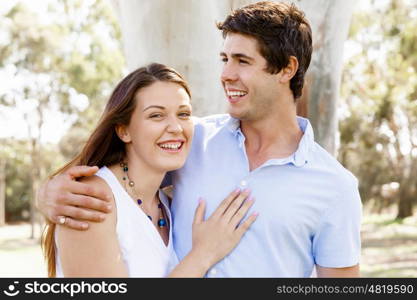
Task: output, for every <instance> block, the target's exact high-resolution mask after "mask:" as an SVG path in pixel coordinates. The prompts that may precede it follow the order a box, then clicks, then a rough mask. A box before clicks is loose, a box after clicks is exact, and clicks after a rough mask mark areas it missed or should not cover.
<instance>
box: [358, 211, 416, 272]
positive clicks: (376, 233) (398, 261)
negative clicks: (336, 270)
mask: <svg viewBox="0 0 417 300" xmlns="http://www.w3.org/2000/svg"><path fill="white" fill-rule="evenodd" d="M361 274H362V276H363V277H417V216H413V217H409V218H406V219H403V220H395V214H393V213H385V214H379V215H377V214H365V215H364V220H363V223H362V262H361Z"/></svg>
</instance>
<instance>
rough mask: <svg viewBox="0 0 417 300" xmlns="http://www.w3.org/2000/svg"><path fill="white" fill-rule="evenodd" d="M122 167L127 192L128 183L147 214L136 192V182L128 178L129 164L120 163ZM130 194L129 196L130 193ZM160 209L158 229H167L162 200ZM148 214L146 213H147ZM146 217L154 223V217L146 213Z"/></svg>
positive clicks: (159, 201) (137, 201)
mask: <svg viewBox="0 0 417 300" xmlns="http://www.w3.org/2000/svg"><path fill="white" fill-rule="evenodd" d="M120 166H121V167H122V169H123V173H124V175H123V178H122V179H123V182H124V183H125V185H124V186H125V190H126V191H127V187H126V182H127V184H128V185H129V187H130V188H131V190H132V192H133V194H134V197H135V199H136V203H137V204H138V205H139V206H140V208H141V209H142V210H143V211H144V212H145V210H144V209H143V207H142V199H140V198H139V197H138V196H137V195H138V193H137V192H136V189H135V182H134V181H133V180H131V179H130V178H129V176H128V173H127V171H128V170H129V168H128V166H127V163H125V162H121V163H120ZM128 194H129V192H128ZM158 208H159V220H158V227H159V228H163V227H165V226H166V225H167V221H166V219H165V218H164V214H163V210H162V203H161V200H158ZM145 213H146V212H145ZM146 215H147V216H148V218H149V220H151V221H152V216H150V215H148V214H147V213H146Z"/></svg>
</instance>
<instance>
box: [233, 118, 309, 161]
mask: <svg viewBox="0 0 417 300" xmlns="http://www.w3.org/2000/svg"><path fill="white" fill-rule="evenodd" d="M297 122H298V126H299V127H300V129H301V130H302V131H303V133H304V134H303V136H302V137H301V140H300V143H299V144H298V148H297V150H296V151H295V152H294V153H293V154H292V155H290V156H289V157H286V158H280V159H271V160H269V161H268V162H267V163H266V164H267V165H272V164H274V165H275V164H279V165H283V164H288V163H292V164H294V165H295V166H296V167H302V166H304V165H305V164H306V163H307V162H308V161H309V159H310V152H311V150H312V148H313V146H314V132H313V127H312V126H311V124H310V121H309V120H308V119H306V118H302V117H298V116H297ZM226 126H227V128H228V130H229V131H230V132H231V133H232V134H233V135H234V136H237V137H239V144H240V146H243V143H244V139H245V137H244V135H243V133H242V131H241V130H240V121H239V119H235V118H233V117H230V119H229V121H228V122H227V124H226Z"/></svg>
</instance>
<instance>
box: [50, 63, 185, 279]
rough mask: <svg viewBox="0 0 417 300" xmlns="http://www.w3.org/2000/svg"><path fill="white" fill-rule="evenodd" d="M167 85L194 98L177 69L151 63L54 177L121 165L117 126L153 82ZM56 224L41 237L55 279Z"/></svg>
mask: <svg viewBox="0 0 417 300" xmlns="http://www.w3.org/2000/svg"><path fill="white" fill-rule="evenodd" d="M157 81H164V82H173V83H177V84H179V85H180V86H181V87H183V88H184V90H185V91H186V92H187V94H188V96H190V98H191V93H190V89H189V87H188V84H187V82H186V81H185V80H184V78H183V77H182V76H181V75H180V74H179V73H178V72H177V71H175V70H174V69H172V68H169V67H167V66H165V65H162V64H157V63H152V64H149V65H147V66H145V67H142V68H139V69H137V70H135V71H133V72H132V73H130V74H129V75H127V76H126V77H125V78H124V79H123V80H122V81H121V82H120V83H119V84H118V85H117V86H116V88H115V89H114V91H113V93H112V95H111V97H110V99H109V101H108V102H107V105H106V107H105V109H104V112H103V115H102V116H101V118H100V120H99V122H98V125H97V126H96V128H95V129H94V131H93V133H92V134H91V135H90V137H89V138H88V140H87V142H86V144H85V146H84V148H83V149H82V150H81V152H80V153H79V154H78V155H77V156H76V157H75V158H74V159H72V160H71V161H70V162H68V163H67V164H66V165H65V166H63V167H62V168H61V169H59V170H58V171H56V172H55V173H54V174H53V175H52V176H55V175H57V174H60V173H62V172H64V171H66V170H67V169H68V168H70V167H71V166H75V165H87V166H98V167H99V168H101V167H103V166H110V165H113V164H115V163H119V162H120V161H122V159H123V158H124V157H125V155H126V152H125V151H126V150H125V144H124V143H123V142H122V141H121V140H120V139H119V137H118V136H117V134H116V130H115V129H116V125H128V124H129V122H130V118H131V116H132V113H133V111H134V110H135V107H136V100H135V95H136V93H137V92H138V91H139V90H140V89H143V88H145V87H147V86H150V85H151V84H153V83H154V82H157ZM54 233H55V224H54V223H52V222H51V221H49V220H47V221H46V226H45V229H44V231H43V236H42V249H43V252H44V256H45V260H46V263H47V268H48V276H49V277H55V276H56V257H55V254H56V249H55V238H54Z"/></svg>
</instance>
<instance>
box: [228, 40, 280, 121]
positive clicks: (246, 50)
mask: <svg viewBox="0 0 417 300" xmlns="http://www.w3.org/2000/svg"><path fill="white" fill-rule="evenodd" d="M220 56H221V59H222V61H223V63H224V65H223V71H222V74H221V82H222V85H223V88H224V91H225V93H226V97H227V100H228V102H229V106H228V112H229V114H230V115H231V116H232V117H234V118H237V119H240V120H244V121H256V120H260V119H262V118H265V117H266V116H267V115H270V114H271V113H272V112H273V111H274V109H276V108H277V104H278V103H277V101H278V99H277V98H279V94H280V90H279V89H280V85H279V76H280V73H278V74H270V73H267V72H266V71H265V69H266V66H267V62H266V60H265V58H264V57H262V55H261V54H260V52H259V50H258V41H257V40H256V39H255V38H253V37H250V36H247V35H243V34H239V33H228V34H227V36H226V39H225V41H224V45H223V51H222V52H221V53H220Z"/></svg>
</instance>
